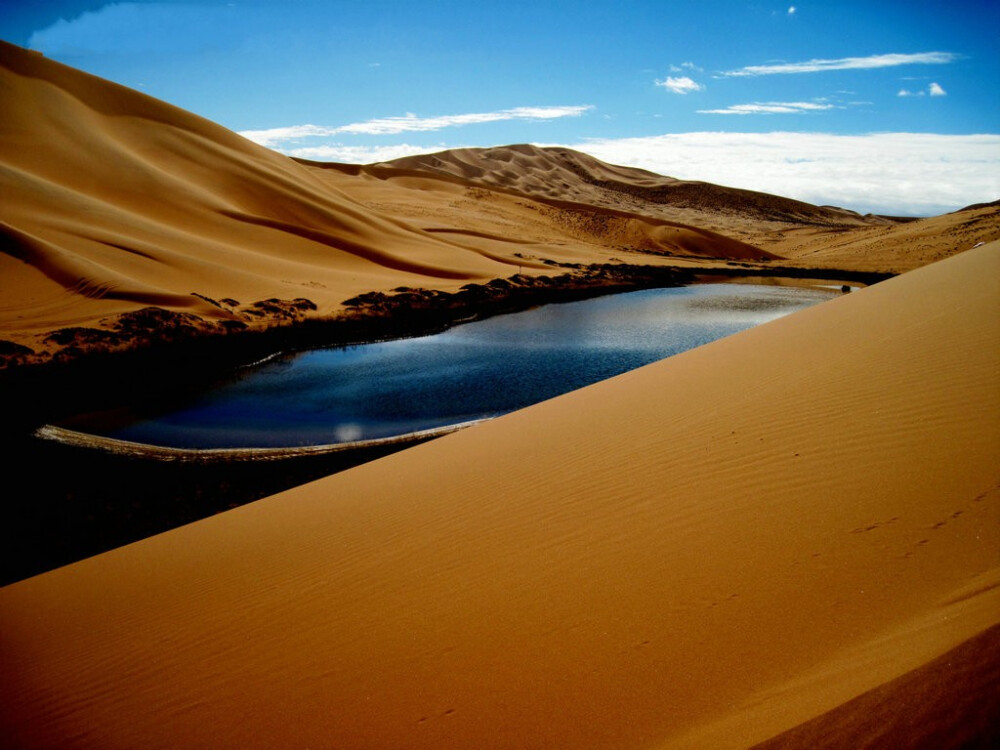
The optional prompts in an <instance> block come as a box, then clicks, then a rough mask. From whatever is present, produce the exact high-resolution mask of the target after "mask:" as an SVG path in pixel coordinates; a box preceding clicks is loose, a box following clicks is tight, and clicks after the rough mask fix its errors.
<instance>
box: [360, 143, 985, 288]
mask: <svg viewBox="0 0 1000 750" xmlns="http://www.w3.org/2000/svg"><path fill="white" fill-rule="evenodd" d="M364 169H365V170H366V171H368V172H369V173H371V174H373V175H377V176H380V177H382V178H389V177H390V176H391V175H393V174H399V175H411V174H417V173H423V174H428V175H435V176H439V177H452V178H455V179H461V180H463V181H465V182H467V183H472V184H476V185H483V186H490V187H493V188H496V189H498V190H503V191H507V192H512V193H516V194H519V195H525V196H534V197H538V198H541V199H545V200H548V201H550V202H552V203H554V204H556V205H561V204H562V203H564V202H566V201H573V202H576V203H578V204H580V205H589V206H595V207H602V208H605V209H612V210H620V211H629V212H632V213H634V214H638V215H641V216H648V217H653V218H658V219H665V220H670V221H674V222H683V223H686V224H689V225H694V226H698V227H701V228H703V229H707V230H712V231H715V232H720V233H722V234H724V235H726V236H728V237H731V238H733V239H738V240H741V241H743V242H747V243H749V244H751V245H754V246H756V247H760V248H762V249H765V250H768V251H770V252H772V253H775V254H776V255H778V256H782V257H787V258H789V259H791V260H793V261H795V262H796V263H799V264H802V265H805V266H807V267H816V268H851V269H857V270H864V271H893V272H901V271H906V270H909V269H912V268H917V267H919V266H922V265H926V264H927V263H932V262H934V261H937V260H941V259H942V258H945V257H948V256H950V255H953V254H955V253H957V252H961V251H963V250H968V249H969V248H971V247H973V246H974V245H975V244H976V243H978V242H990V241H992V240H996V239H998V238H1000V207H998V206H997V205H996V204H989V205H982V206H979V207H975V208H972V209H971V210H969V211H958V212H955V213H951V214H946V215H943V216H939V217H932V218H929V219H924V220H920V221H916V222H914V221H913V220H911V219H905V218H894V217H888V216H874V215H871V214H868V215H864V216H862V215H860V214H858V213H855V212H854V211H849V210H846V209H842V208H836V207H834V206H814V205H811V204H809V203H804V202H802V201H796V200H792V199H789V198H783V197H780V196H775V195H767V194H765V193H757V192H753V191H750V190H741V189H738V188H730V187H724V186H721V185H713V184H711V183H705V182H697V181H687V180H677V179H674V178H671V177H663V176H661V175H657V174H654V173H652V172H647V171H645V170H641V169H635V168H632V167H622V166H615V165H612V164H607V163H605V162H602V161H600V160H598V159H595V158H593V157H591V156H589V155H587V154H582V153H579V152H576V151H572V150H570V149H566V148H561V147H548V148H540V147H537V146H531V145H517V146H504V147H496V148H487V149H454V150H451V151H443V152H440V153H436V154H421V155H417V156H409V157H405V158H403V159H397V160H395V161H391V162H386V163H384V164H379V165H372V166H370V167H366V168H364ZM987 197H992V196H987Z"/></svg>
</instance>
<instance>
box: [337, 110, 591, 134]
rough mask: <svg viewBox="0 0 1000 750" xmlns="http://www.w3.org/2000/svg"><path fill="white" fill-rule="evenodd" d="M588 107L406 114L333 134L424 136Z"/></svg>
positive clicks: (569, 114)
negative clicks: (436, 131) (427, 132)
mask: <svg viewBox="0 0 1000 750" xmlns="http://www.w3.org/2000/svg"><path fill="white" fill-rule="evenodd" d="M590 109H593V107H592V106H591V105H583V106H572V107H515V108H514V109H503V110H500V111H498V112H474V113H469V114H461V115H442V116H440V117H417V116H416V115H415V114H413V113H409V112H408V113H407V114H405V115H403V116H402V117H383V118H378V119H375V120H367V121H365V122H356V123H352V124H350V125H342V126H341V127H339V128H336V129H335V130H334V133H351V134H353V135H362V134H363V135H394V134H397V133H414V132H426V131H429V130H441V129H442V128H451V127H457V126H460V125H475V124H479V123H484V122H499V121H501V120H552V119H556V118H559V117H577V116H579V115H582V114H583V113H584V112H586V111H587V110H590Z"/></svg>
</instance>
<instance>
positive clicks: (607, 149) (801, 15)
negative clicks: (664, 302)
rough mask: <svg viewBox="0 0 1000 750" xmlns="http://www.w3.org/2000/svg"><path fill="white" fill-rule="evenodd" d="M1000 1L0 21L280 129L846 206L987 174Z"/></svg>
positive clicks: (234, 1)
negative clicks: (512, 154) (605, 164)
mask: <svg viewBox="0 0 1000 750" xmlns="http://www.w3.org/2000/svg"><path fill="white" fill-rule="evenodd" d="M997 29H1000V2H998V0H984V1H982V2H969V1H964V0H953V1H951V2H938V1H937V0H921V1H920V2H915V1H914V0H905V1H902V2H897V1H896V0H881V1H880V0H867V1H866V2H855V1H854V0H843V1H842V2H832V1H826V2H819V1H818V0H816V1H809V0H804V1H803V2H801V3H798V2H796V3H794V4H790V3H788V2H770V1H767V0H763V1H762V0H754V1H753V2H737V1H733V0H701V1H700V2H690V0H682V1H680V2H674V1H673V0H659V1H655V0H635V1H633V2H629V1H628V0H618V2H604V1H603V0H600V1H598V0H594V1H593V2H586V1H585V0H574V1H573V2H564V1H562V0H553V1H552V2H546V1H545V0H530V1H525V0H504V1H503V2H494V1H493V0H479V1H478V2H453V1H452V0H438V1H437V2H427V1H425V0H409V1H406V2H405V1H398V0H366V1H363V2H358V1H357V0H353V1H352V2H340V1H339V0H328V1H327V2H320V1H319V0H283V2H269V1H265V0H229V1H227V0H185V1H180V0H177V1H175V0H159V1H158V2H146V1H145V0H139V1H134V2H90V1H87V0H51V1H47V0H34V1H33V2H26V1H22V0H5V2H4V3H3V6H2V7H0V38H2V39H4V40H5V41H8V42H12V43H14V44H18V45H21V46H24V47H28V48H31V49H34V50H38V51H40V52H42V53H44V54H45V55H46V56H47V57H49V58H51V59H54V60H57V61H59V62H62V63H65V64H67V65H71V66H73V67H76V68H80V69H82V70H85V71H87V72H89V73H93V74H95V75H98V76H101V77H103V78H107V79H109V80H112V81H115V82H116V83H120V84H123V85H125V86H129V87H131V88H134V89H137V90H139V91H142V92H144V93H146V94H149V95H151V96H155V97H157V98H159V99H163V100H165V101H167V102H169V103H171V104H174V105H176V106H179V107H182V108H184V109H187V110H190V111H192V112H194V113H196V114H198V115H201V116H203V117H206V118H208V119H210V120H213V121H215V122H217V123H219V124H221V125H223V126H225V127H227V128H229V129H231V130H234V131H237V132H240V133H242V134H243V135H244V136H246V137H248V138H250V139H251V140H254V141H257V142H258V143H261V144H262V145H265V146H268V147H269V148H273V149H275V150H278V151H281V152H283V153H286V154H289V155H293V156H300V157H304V158H309V159H316V160H323V161H346V162H358V163H369V162H375V161H383V160H387V159H392V158H396V157H399V156H405V155H409V154H413V153H426V152H433V151H439V150H442V149H446V148H458V147H471V146H497V145H505V144H512V143H526V142H527V143H535V144H538V145H560V146H568V147H570V148H575V149H578V150H581V151H585V152H587V153H590V154H592V155H594V156H596V157H598V158H600V159H603V160H605V161H609V162H612V163H617V164H626V165H630V166H637V167H642V168H645V169H649V170H652V171H655V172H658V173H660V174H664V175H669V176H672V177H677V178H680V179H692V180H704V181H708V182H715V183H719V184H723V185H730V186H734V187H741V188H747V189H752V190H761V191H764V192H769V193H775V194H779V195H785V196H789V197H792V198H798V199H800V200H805V201H809V202H811V203H817V204H821V205H838V206H843V207H845V208H850V209H853V210H856V211H860V212H862V213H868V212H873V213H884V214H894V215H931V214H937V213H943V212H946V211H952V210H955V209H958V208H961V207H963V206H965V205H969V204H971V203H978V202H986V201H993V200H996V199H998V198H1000V87H998V84H1000V55H998V54H997V51H996V42H995V39H996V30H997Z"/></svg>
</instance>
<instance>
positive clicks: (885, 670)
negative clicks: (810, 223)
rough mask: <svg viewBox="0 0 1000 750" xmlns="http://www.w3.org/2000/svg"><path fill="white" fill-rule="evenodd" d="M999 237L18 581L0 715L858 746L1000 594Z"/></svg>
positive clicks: (313, 735) (229, 741)
mask: <svg viewBox="0 0 1000 750" xmlns="http://www.w3.org/2000/svg"><path fill="white" fill-rule="evenodd" d="M998 250H1000V247H998V246H997V245H996V244H993V245H990V246H987V247H984V248H980V249H978V250H973V251H969V252H968V253H964V254H961V255H959V256H956V257H954V258H952V259H950V260H947V261H943V262H941V263H938V264H934V265H931V266H928V267H926V268H923V269H919V270H917V271H913V272H910V273H907V274H905V275H903V276H901V277H898V278H895V279H892V280H889V281H886V282H885V283H882V284H878V285H876V286H874V287H872V288H869V289H864V290H861V291H860V292H857V293H853V294H849V295H844V296H842V297H840V298H838V299H835V300H833V301H831V302H829V303H828V304H824V305H818V306H816V307H813V308H810V309H808V310H805V311H803V312H801V313H798V314H796V315H792V316H787V317H785V318H782V319H780V320H776V321H773V322H771V323H768V324H766V325H762V326H759V327H757V328H754V329H751V330H749V331H745V332H743V333H740V334H737V335H734V336H731V337H729V338H726V339H723V340H720V341H716V342H714V343H712V344H709V345H707V346H704V347H699V348H697V349H694V350H691V351H688V352H685V353H684V354H681V355H678V356H676V357H672V358H670V359H669V360H665V361H662V362H658V363H655V364H653V365H650V366H648V367H645V368H642V369H640V370H635V371H633V372H631V373H628V374H626V375H623V376H619V377H617V378H613V379H611V380H608V381H604V382H602V383H598V384H596V385H594V386H591V387H588V388H585V389H582V390H579V391H575V392H573V393H570V394H566V395H565V396H562V397H559V398H555V399H552V400H550V401H547V402H544V403H542V404H538V405H536V406H533V407H529V408H527V409H523V410H521V411H518V412H515V413H513V414H509V415H506V416H504V417H501V418H498V419H496V420H492V421H490V422H488V423H484V424H481V425H478V426H476V427H473V428H471V429H468V430H464V431H461V432H458V433H455V434H452V435H449V436H446V437H443V438H441V439H439V440H435V441H433V442H429V443H426V444H423V445H420V446H416V447H414V448H412V449H409V450H406V451H403V452H400V453H396V454H394V455H392V456H388V457H386V458H384V459H382V460H380V461H378V462H374V463H370V464H366V465H363V466H359V467H356V468H354V469H352V470H350V471H347V472H343V473H340V474H337V475H335V476H331V477H327V478H325V479H322V480H319V481H316V482H313V483H311V484H308V485H305V486H303V487H300V488H296V489H293V490H289V491H287V492H284V493H281V494H279V495H275V496H272V497H270V498H267V499H264V500H262V501H260V502H257V503H252V504H249V505H246V506H244V507H242V508H239V509H236V510H234V511H232V512H229V513H224V514H220V515H218V516H214V517H212V518H208V519H205V520H203V521H201V522H199V523H194V524H190V525H188V526H185V527H182V528H179V529H176V530H174V531H172V532H168V533H165V534H160V535H158V536H155V537H151V538H149V539H146V540H143V541H141V542H137V543H135V544H133V545H129V546H128V547H124V548H120V549H117V550H114V551H111V552H109V553H107V554H104V555H100V556H98V557H94V558H91V559H88V560H85V561H82V562H80V563H77V564H74V565H70V566H67V567H64V568H61V569H59V570H56V571H52V572H50V573H47V574H44V575H42V576H38V577H35V578H32V579H29V580H27V581H22V582H20V583H17V584H13V585H10V586H6V587H4V588H3V589H0V623H2V627H3V630H4V633H5V638H6V653H7V654H9V658H8V669H7V675H8V677H7V679H6V680H5V682H4V684H3V686H2V687H0V690H2V695H3V700H2V702H0V705H2V706H3V709H2V710H3V725H4V727H5V729H6V731H7V733H8V737H10V738H12V741H13V742H15V743H16V744H18V745H20V746H23V747H43V746H51V745H53V744H58V741H57V739H58V738H65V737H69V736H72V737H74V738H76V741H77V744H78V745H79V746H81V747H98V746H100V747H103V748H108V747H130V746H132V747H134V746H143V747H166V746H174V747H177V746H183V747H197V746H232V747H237V746H240V747H265V746H274V745H275V744H278V745H288V744H298V745H303V746H306V745H319V744H323V743H326V744H329V743H333V744H337V745H340V746H381V747H392V746H412V747H428V748H431V747H433V748H447V747H469V746H477V745H481V744H483V743H484V742H486V741H488V743H492V744H493V745H494V746H498V747H500V746H503V747H513V746H519V745H525V744H528V745H531V746H539V747H541V746H552V747H579V748H587V747H594V748H597V747H608V746H615V747H622V748H629V747H635V748H639V747H658V748H663V749H666V748H675V747H676V748H686V747H716V748H723V749H725V748H734V749H735V748H745V747H749V746H752V745H754V744H757V743H760V742H764V741H767V740H769V739H772V738H780V737H781V735H782V734H784V733H785V732H787V731H789V730H792V729H794V728H795V727H797V726H799V725H803V724H805V723H806V722H809V721H815V720H821V719H822V717H824V716H827V715H829V722H828V723H827V724H826V725H825V728H824V732H823V735H824V737H825V739H826V740H827V742H828V743H829V744H830V745H831V746H834V747H846V746H848V743H849V742H850V741H851V740H850V739H849V738H851V737H854V738H855V739H856V735H852V734H848V733H846V730H845V729H843V727H844V724H843V722H842V717H841V716H839V715H834V714H831V713H830V712H832V711H835V710H836V709H837V708H838V707H843V706H849V704H850V703H851V701H853V700H854V699H857V698H859V697H861V696H865V695H870V691H872V690H873V689H875V688H878V687H879V686H883V685H890V683H892V682H893V681H894V680H897V679H899V678H903V677H904V676H906V675H910V677H911V678H912V679H913V680H915V681H916V682H915V683H914V682H905V681H904V682H903V683H897V684H896V687H898V686H899V685H900V684H901V685H902V688H900V689H899V690H896V689H887V690H886V691H884V692H883V693H881V694H880V695H881V697H880V698H878V701H879V705H880V706H881V708H880V710H885V711H888V712H890V713H891V714H892V715H895V716H905V715H906V714H907V712H908V711H909V706H910V705H911V703H910V701H909V697H908V696H912V695H914V691H917V692H918V693H919V694H920V695H925V696H928V700H930V701H931V703H935V701H936V704H935V705H937V706H938V707H939V708H940V707H941V706H942V705H943V706H944V707H945V709H947V705H948V702H949V701H951V700H952V696H950V695H940V694H939V695H938V696H937V697H936V698H935V697H934V696H933V695H932V694H931V693H930V692H927V691H924V689H923V687H921V686H930V685H931V684H932V682H933V680H936V679H937V675H939V672H937V671H935V670H936V669H938V668H939V667H940V666H941V665H940V664H938V666H937V667H935V668H934V670H931V671H930V672H929V673H928V672H920V671H919V670H920V668H921V667H923V666H925V665H930V664H933V663H935V660H936V659H938V658H939V657H941V656H942V655H944V654H946V653H948V652H949V651H951V650H952V649H954V648H956V647H958V646H960V645H961V644H963V643H966V642H971V643H972V647H973V648H975V650H976V651H977V653H978V654H980V655H981V656H982V657H983V658H986V657H988V656H989V658H992V659H994V661H995V654H996V649H995V648H993V647H992V646H988V645H983V644H984V643H986V642H984V641H980V642H978V643H977V642H975V641H971V639H973V638H975V637H977V636H978V635H979V634H981V633H984V632H985V631H988V630H989V629H990V628H991V627H992V626H994V625H996V624H997V623H998V621H1000V617H998V613H1000V600H998V592H1000V586H998V585H997V581H998V580H1000V579H998V576H1000V567H998V566H997V560H996V549H997V548H998V546H1000V536H998V535H1000V516H998V512H1000V486H998V485H997V476H996V456H997V454H998V450H1000V431H998V425H1000V420H998V419H997V417H998V415H1000V391H998V389H997V388H996V377H997V372H998V371H1000V350H998V349H997V347H996V346H995V343H996V341H997V340H998V339H1000V316H998V315H997V314H996V313H997V301H998V299H1000V289H998V287H997V283H998V282H997V279H998V278H1000V266H998V260H1000V255H998ZM248 644H252V645H250V646H249V647H248ZM991 654H992V655H993V656H990V655H991ZM959 661H960V662H961V663H962V664H964V663H966V662H965V661H964V660H959ZM960 666H961V665H960V664H959V662H955V663H954V666H953V667H949V666H948V665H947V664H945V665H944V668H945V669H946V670H947V669H959V668H960ZM927 674H931V675H935V676H934V677H933V678H928V677H927ZM977 674H978V673H977ZM928 679H931V682H928ZM978 679H979V677H977V680H978ZM975 684H980V682H976V683H975ZM914 685H916V686H917V687H914ZM856 705H861V706H862V709H861V710H862V713H864V712H865V711H868V709H867V708H865V707H866V706H869V705H870V704H869V703H867V702H864V701H862V702H861V703H859V704H856ZM609 707H614V710H609ZM963 710H965V709H963ZM971 710H972V711H973V712H974V711H975V710H976V705H973V706H972V707H971ZM921 715H922V716H927V717H931V718H929V719H927V723H926V724H925V725H921V726H917V727H910V728H909V730H912V731H915V732H917V733H918V736H919V738H921V739H928V738H932V737H934V736H935V735H934V732H935V731H937V729H938V728H939V725H938V724H937V723H936V721H937V720H936V719H934V718H933V717H935V716H937V717H940V716H947V715H951V714H950V713H949V712H948V711H947V710H944V711H943V712H942V711H933V710H932V711H930V712H924V713H922V714H921ZM962 715H963V716H966V717H968V714H964V713H963V714H962ZM854 716H855V717H857V714H854ZM978 721H979V718H977V719H976V720H975V721H973V720H972V718H968V721H967V723H966V724H965V725H963V726H962V727H960V728H959V730H958V731H959V732H960V734H958V735H957V736H959V737H964V736H967V735H968V733H969V732H972V733H973V734H974V737H973V739H977V738H982V737H985V736H988V735H987V734H984V732H989V731H995V727H996V723H995V717H993V719H992V723H990V721H989V720H987V725H986V726H987V729H982V725H981V724H979V723H977V722H978ZM850 725H851V727H852V728H853V729H857V727H858V726H859V723H858V722H850ZM860 726H861V730H862V736H863V737H872V736H876V735H874V734H872V733H873V732H875V731H876V730H877V729H878V727H869V728H867V729H866V728H865V727H864V725H863V724H861V725H860ZM977 727H979V728H978V729H977ZM991 727H992V729H991ZM909 730H907V731H909ZM900 731H902V730H900ZM961 733H965V734H961ZM902 736H904V735H903V734H897V735H894V736H893V737H890V738H889V740H888V741H889V742H890V743H891V742H893V741H894V739H895V738H898V737H902Z"/></svg>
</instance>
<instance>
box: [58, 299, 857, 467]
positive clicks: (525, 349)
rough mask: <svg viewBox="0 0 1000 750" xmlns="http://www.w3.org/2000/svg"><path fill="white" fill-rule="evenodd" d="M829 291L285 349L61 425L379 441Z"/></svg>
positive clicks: (268, 441)
mask: <svg viewBox="0 0 1000 750" xmlns="http://www.w3.org/2000/svg"><path fill="white" fill-rule="evenodd" d="M838 294H839V292H838V291H835V290H834V289H831V288H822V287H805V286H778V285H774V286H772V285H758V284H734V283H720V284H698V285H693V286H686V287H675V288H667V289H648V290H642V291H637V292H630V293H626V294H617V295H610V296H605V297H598V298H594V299H589V300H583V301H578V302H571V303H565V304H550V305H544V306H542V307H538V308H534V309H531V310H527V311H524V312H520V313H515V314H510V315H502V316H497V317H493V318H489V319H486V320H480V321H474V322H470V323H467V324H464V325H460V326H456V327H454V328H451V329H449V330H447V331H444V332H442V333H438V334H435V335H430V336H422V337H419V338H407V339H398V340H393V341H384V342H378V343H372V344H364V345H358V346H350V347H340V348H331V349H318V350H312V351H307V352H301V353H297V354H293V355H286V356H282V357H279V358H275V359H273V360H271V361H269V362H266V363H264V364H261V365H258V366H255V367H252V368H244V369H243V370H241V371H239V372H238V373H236V374H235V375H233V376H232V377H231V378H228V379H226V380H225V381H223V382H219V383H215V384H213V385H212V386H211V387H210V388H207V389H205V390H202V391H200V392H195V393H192V392H187V393H185V394H183V395H174V396H173V397H171V398H169V399H166V400H160V401H159V402H157V403H155V404H152V405H149V406H148V407H143V409H142V410H141V412H140V411H135V410H131V411H128V412H123V411H117V412H112V413H102V414H91V415H88V416H87V417H86V418H80V419H76V420H73V421H72V423H71V425H70V426H72V428H73V429H76V430H80V431H83V432H88V433H92V434H96V435H101V436H105V437H112V438H117V439H121V440H128V441H133V442H139V443H146V444H151V445H160V446H169V447H177V448H239V447H283V446H301V445H324V444H332V443H344V442H350V441H358V440H368V439H373V438H381V437H389V436H394V435H400V434H405V433H409V432H413V431H417V430H424V429H429V428H433V427H438V426H442V425H449V424H455V423H460V422H466V421H471V420H477V419H483V418H489V417H493V416H498V415H500V414H504V413H507V412H510V411H514V410H516V409H519V408H522V407H524V406H528V405H530V404H533V403H537V402H539V401H543V400H545V399H548V398H552V397H554V396H558V395H560V394H562V393H566V392H568V391H571V390H575V389H578V388H582V387H584V386H587V385H590V384H591V383H596V382H598V381H601V380H605V379H607V378H610V377H613V376H615V375H619V374H621V373H623V372H627V371H629V370H633V369H635V368H637V367H641V366H643V365H646V364H649V363H651V362H655V361H657V360H659V359H663V358H664V357H669V356H671V355H674V354H678V353H679V352H682V351H685V350H687V349H691V348H694V347H696V346H700V345H702V344H706V343H709V342H710V341H714V340H715V339H718V338H722V337H723V336H728V335H730V334H733V333H736V332H738V331H741V330H744V329H746V328H750V327H752V326H755V325H759V324H761V323H765V322H767V321H769V320H773V319H775V318H778V317H781V316H783V315H786V314H788V313H791V312H794V311H796V310H799V309H802V308H805V307H808V306H811V305H814V304H816V303H818V302H821V301H823V300H826V299H829V298H830V297H833V296H837V295H838Z"/></svg>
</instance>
